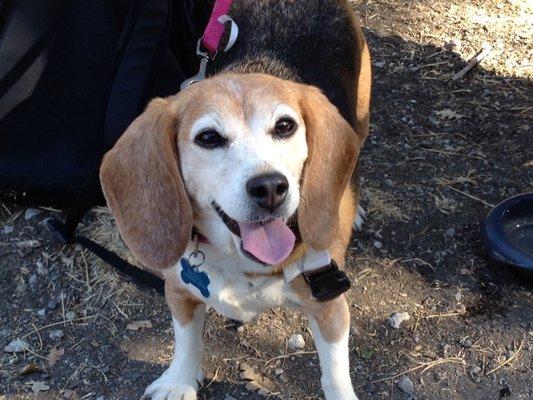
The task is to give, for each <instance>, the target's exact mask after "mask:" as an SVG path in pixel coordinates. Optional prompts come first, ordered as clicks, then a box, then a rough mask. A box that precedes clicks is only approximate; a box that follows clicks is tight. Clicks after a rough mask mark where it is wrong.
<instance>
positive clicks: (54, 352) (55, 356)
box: [46, 346, 65, 367]
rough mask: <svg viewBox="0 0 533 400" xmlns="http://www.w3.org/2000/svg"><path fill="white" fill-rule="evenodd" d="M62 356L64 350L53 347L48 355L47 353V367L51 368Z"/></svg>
mask: <svg viewBox="0 0 533 400" xmlns="http://www.w3.org/2000/svg"><path fill="white" fill-rule="evenodd" d="M63 354H65V349H61V348H58V347H57V346H54V347H53V348H52V349H51V350H50V353H48V356H47V357H46V359H47V361H48V365H49V366H51V367H53V366H54V365H56V363H57V362H58V361H59V359H60V358H61V356H63Z"/></svg>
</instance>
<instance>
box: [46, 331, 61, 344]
mask: <svg viewBox="0 0 533 400" xmlns="http://www.w3.org/2000/svg"><path fill="white" fill-rule="evenodd" d="M63 336H65V334H64V333H63V331H62V330H61V329H55V330H53V331H51V332H50V333H49V334H48V337H49V338H50V339H52V340H53V341H54V342H57V341H58V340H60V339H61V338H62V337H63Z"/></svg>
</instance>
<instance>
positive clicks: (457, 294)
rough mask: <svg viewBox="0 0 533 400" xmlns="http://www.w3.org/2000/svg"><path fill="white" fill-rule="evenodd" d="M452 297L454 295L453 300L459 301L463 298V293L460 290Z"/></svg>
mask: <svg viewBox="0 0 533 400" xmlns="http://www.w3.org/2000/svg"><path fill="white" fill-rule="evenodd" d="M454 297H455V300H457V301H461V300H462V299H463V295H462V294H461V292H460V291H459V292H457V293H455V296H454Z"/></svg>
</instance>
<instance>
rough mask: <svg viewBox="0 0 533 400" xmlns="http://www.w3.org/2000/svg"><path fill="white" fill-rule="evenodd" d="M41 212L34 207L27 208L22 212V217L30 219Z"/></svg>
mask: <svg viewBox="0 0 533 400" xmlns="http://www.w3.org/2000/svg"><path fill="white" fill-rule="evenodd" d="M40 213H41V210H38V209H36V208H28V209H27V210H26V212H25V213H24V219H25V220H26V221H28V220H30V219H32V218H33V217H35V216H36V215H39V214H40Z"/></svg>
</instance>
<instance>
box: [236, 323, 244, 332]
mask: <svg viewBox="0 0 533 400" xmlns="http://www.w3.org/2000/svg"><path fill="white" fill-rule="evenodd" d="M237 332H239V333H243V332H244V325H241V326H239V327H238V328H237Z"/></svg>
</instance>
